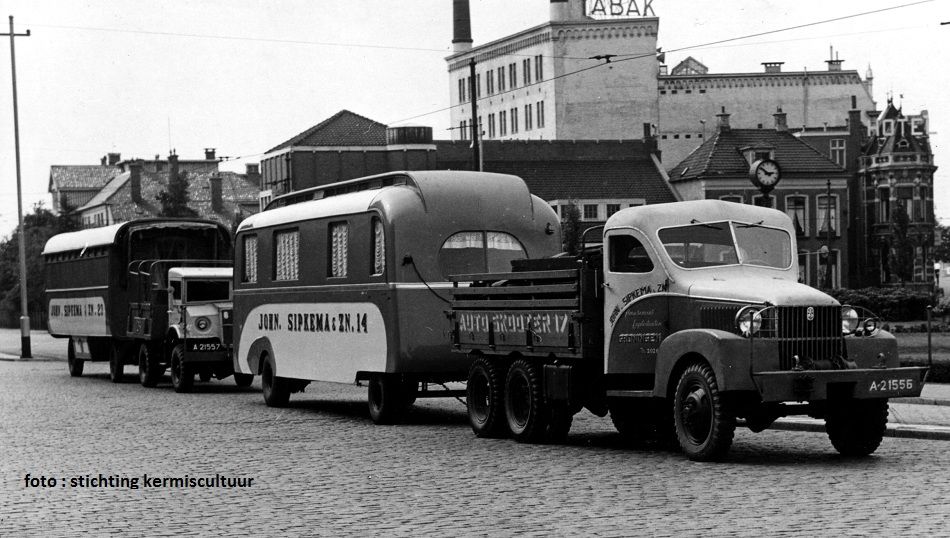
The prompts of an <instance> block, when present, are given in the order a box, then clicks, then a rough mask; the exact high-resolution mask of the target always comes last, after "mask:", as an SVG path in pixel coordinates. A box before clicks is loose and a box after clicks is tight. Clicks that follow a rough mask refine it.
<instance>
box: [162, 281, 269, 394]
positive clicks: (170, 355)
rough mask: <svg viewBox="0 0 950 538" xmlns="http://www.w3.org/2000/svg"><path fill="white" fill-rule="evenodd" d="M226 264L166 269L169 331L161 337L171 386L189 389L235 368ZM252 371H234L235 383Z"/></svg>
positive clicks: (245, 383)
mask: <svg viewBox="0 0 950 538" xmlns="http://www.w3.org/2000/svg"><path fill="white" fill-rule="evenodd" d="M233 272H234V271H233V269H232V268H230V267H172V268H170V269H169V270H168V287H167V294H168V302H167V304H168V333H167V336H166V338H165V342H166V345H165V348H166V353H167V361H168V364H169V366H170V368H171V374H172V385H173V386H174V388H175V390H176V391H178V392H187V391H188V390H190V389H191V386H192V384H193V383H194V377H195V375H198V376H199V378H201V379H202V380H208V379H210V378H211V377H212V376H214V377H217V378H219V379H223V378H226V377H228V376H229V375H231V374H232V373H233V368H232V366H231V363H232V358H231V353H232V343H231V340H232V338H231V335H232V327H233V306H232V300H231V282H232V277H233ZM252 379H253V377H252V376H244V375H241V374H237V375H235V382H236V383H237V384H238V385H239V386H248V385H249V384H250V381H251V380H252Z"/></svg>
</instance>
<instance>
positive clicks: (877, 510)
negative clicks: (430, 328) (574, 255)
mask: <svg viewBox="0 0 950 538" xmlns="http://www.w3.org/2000/svg"><path fill="white" fill-rule="evenodd" d="M0 379H2V381H0V409H2V410H3V411H2V414H3V420H2V426H0V444H2V447H3V451H2V453H3V458H2V460H0V476H2V489H0V535H6V536H16V535H23V534H43V535H66V534H78V533H80V532H85V533H90V534H92V535H101V534H110V533H114V534H120V533H122V534H125V533H131V534H137V535H145V534H149V535H156V534H163V535H172V534H176V535H177V534H189V533H190V534H202V535H205V534H242V535H244V534H270V535H275V534H285V533H286V534H292V535H298V534H323V535H380V534H382V535H391V534H400V535H408V534H413V535H423V534H426V535H479V534H491V535H510V534H513V533H527V534H534V535H539V536H547V535H552V534H562V535H577V534H583V535H610V536H616V535H664V536H681V535H699V534H702V535H735V534H744V535H758V536H761V535H765V534H768V535H776V534H784V533H788V534H804V535H843V534H866V533H873V534H901V535H908V534H921V535H936V534H942V533H945V532H946V528H947V527H946V526H947V524H948V523H950V501H948V500H947V499H948V498H950V483H948V482H947V480H946V476H947V473H948V472H950V455H948V454H947V450H946V447H947V446H948V445H947V444H946V442H944V441H928V440H916V439H894V438H886V439H885V440H884V444H883V445H882V447H881V448H880V449H879V450H878V451H877V453H876V454H875V455H874V456H873V457H871V458H868V459H865V460H857V461H851V460H844V459H841V458H840V457H838V456H837V455H836V453H835V452H834V450H833V449H832V447H831V445H830V443H829V442H828V440H827V438H826V437H825V435H824V434H819V433H810V432H792V431H767V432H765V433H761V434H751V433H749V432H747V431H745V430H740V431H739V432H738V433H737V438H736V443H735V445H734V449H733V452H732V454H731V457H730V458H729V460H728V462H726V463H721V464H698V463H692V462H690V461H688V460H687V459H685V458H684V457H683V456H682V455H680V454H678V453H673V452H666V451H660V450H651V449H637V448H631V447H627V446H624V445H623V443H622V442H621V440H620V438H619V436H618V435H617V434H616V433H615V432H614V430H613V428H612V426H611V424H610V421H609V419H599V418H597V417H594V416H592V415H590V414H589V413H587V412H584V413H582V414H581V415H579V416H578V420H576V422H575V428H574V429H573V430H572V432H571V435H570V438H569V440H568V442H567V444H566V445H560V446H551V445H546V446H532V445H519V444H516V443H514V442H512V441H508V440H481V439H476V438H475V437H474V436H473V435H472V433H471V431H470V429H469V427H468V424H467V422H466V417H465V413H464V408H463V406H462V405H461V404H460V403H459V402H457V401H455V400H428V401H422V402H421V403H420V404H417V405H416V407H415V408H414V409H415V411H414V413H413V415H412V417H411V419H410V421H409V423H408V424H403V425H398V426H374V425H373V424H372V423H371V422H370V420H369V418H368V417H367V412H366V404H365V389H362V388H358V387H353V386H345V385H331V384H314V385H311V386H310V387H309V388H308V389H307V392H306V393H305V394H304V395H296V396H295V398H293V399H292V400H291V407H290V408H288V409H284V410H279V409H270V408H267V407H265V406H264V403H263V401H262V398H261V394H260V390H259V383H258V382H256V383H255V385H254V386H253V387H252V388H251V389H247V390H243V389H238V388H236V387H235V386H234V385H233V383H232V382H231V380H224V381H213V382H211V383H206V384H199V385H198V388H199V390H198V392H197V393H194V394H183V395H179V394H175V393H174V392H173V391H172V390H171V388H170V387H169V385H168V382H167V378H166V382H165V383H164V384H162V385H160V386H159V388H156V389H145V388H143V387H141V386H140V385H138V384H137V383H134V382H133V381H132V380H131V378H130V381H129V382H127V383H124V384H121V385H113V384H112V383H110V382H109V381H108V376H107V366H106V365H105V364H101V363H95V364H88V365H87V374H86V375H85V376H84V377H82V378H70V377H69V376H68V374H67V373H66V367H65V364H63V363H62V362H33V363H13V362H0ZM27 474H29V475H31V477H33V478H39V477H41V476H45V477H47V478H56V479H57V485H56V486H55V487H51V488H32V487H31V488H28V487H26V486H25V482H24V478H25V475H27ZM99 474H102V475H104V476H110V475H111V476H117V477H119V478H121V477H126V478H133V477H139V478H141V477H143V475H148V476H149V477H183V476H185V475H188V476H189V477H202V478H203V477H214V476H215V475H224V476H226V477H230V478H235V477H241V478H253V479H254V480H253V484H252V485H251V486H250V487H246V488H233V489H221V488H218V489H205V488H175V487H160V488H154V487H153V488H148V487H144V486H145V484H143V483H142V482H141V480H140V481H139V484H138V486H139V488H138V489H131V488H129V487H119V488H89V487H86V488H81V487H72V483H71V480H72V479H73V478H78V477H85V475H92V476H93V477H98V475H99Z"/></svg>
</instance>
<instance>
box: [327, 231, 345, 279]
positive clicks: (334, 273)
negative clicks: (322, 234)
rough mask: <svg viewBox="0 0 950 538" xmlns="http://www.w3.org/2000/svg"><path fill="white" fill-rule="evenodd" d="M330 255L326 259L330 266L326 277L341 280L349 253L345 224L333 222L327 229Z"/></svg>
mask: <svg viewBox="0 0 950 538" xmlns="http://www.w3.org/2000/svg"><path fill="white" fill-rule="evenodd" d="M329 234H330V241H329V242H328V243H329V245H330V255H329V256H328V257H327V258H328V259H329V262H330V266H329V267H328V268H327V275H329V276H330V277H332V278H342V277H345V276H346V259H347V252H348V251H349V245H348V243H349V226H348V225H347V223H345V222H334V223H331V224H330V228H329Z"/></svg>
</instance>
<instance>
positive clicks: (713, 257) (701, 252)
mask: <svg viewBox="0 0 950 538" xmlns="http://www.w3.org/2000/svg"><path fill="white" fill-rule="evenodd" d="M733 233H734V234H735V236H734V237H735V242H734V241H733ZM658 235H659V237H660V241H661V242H662V243H663V247H664V248H665V249H666V253H667V254H668V255H669V256H670V259H671V260H673V263H675V264H676V265H678V266H680V267H684V268H687V269H695V268H702V267H716V266H721V265H735V264H738V263H742V264H744V265H758V266H765V267H776V268H781V269H785V268H787V267H788V266H789V265H790V264H791V250H792V248H791V239H790V236H789V235H788V233H787V232H785V231H784V230H781V229H778V228H768V227H765V226H761V225H757V224H742V223H733V222H710V223H701V224H692V225H689V226H677V227H674V228H664V229H662V230H660V231H659V232H658ZM737 243H738V244H737Z"/></svg>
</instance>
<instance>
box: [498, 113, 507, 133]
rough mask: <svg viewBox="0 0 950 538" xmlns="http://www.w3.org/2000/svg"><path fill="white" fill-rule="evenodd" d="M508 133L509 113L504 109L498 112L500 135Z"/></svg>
mask: <svg viewBox="0 0 950 538" xmlns="http://www.w3.org/2000/svg"><path fill="white" fill-rule="evenodd" d="M507 134H508V113H507V112H505V111H504V110H502V111H501V112H499V113H498V136H505V135H507Z"/></svg>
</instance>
